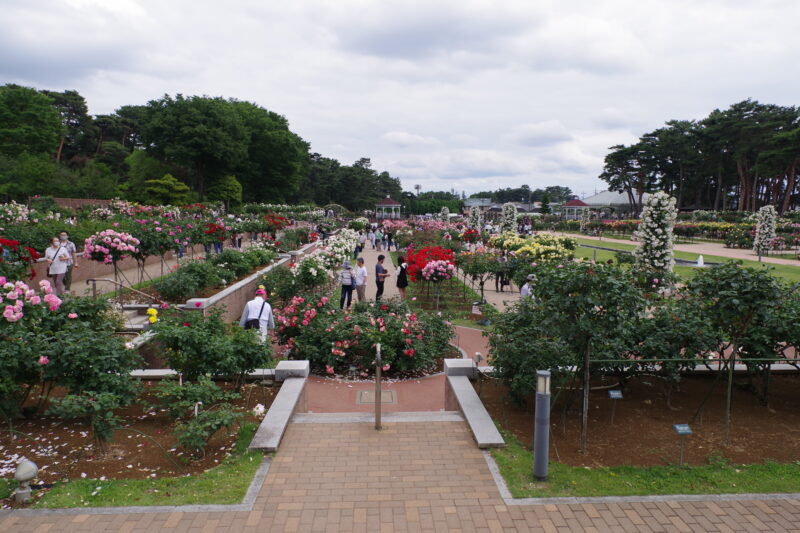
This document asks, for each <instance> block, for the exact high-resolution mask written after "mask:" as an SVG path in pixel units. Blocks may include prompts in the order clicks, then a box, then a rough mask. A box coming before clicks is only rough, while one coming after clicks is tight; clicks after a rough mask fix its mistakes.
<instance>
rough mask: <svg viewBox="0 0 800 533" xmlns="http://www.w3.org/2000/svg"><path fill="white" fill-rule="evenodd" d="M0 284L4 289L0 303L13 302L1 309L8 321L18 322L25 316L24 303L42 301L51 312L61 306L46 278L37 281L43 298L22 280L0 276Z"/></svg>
mask: <svg viewBox="0 0 800 533" xmlns="http://www.w3.org/2000/svg"><path fill="white" fill-rule="evenodd" d="M0 286H2V288H3V291H6V292H2V293H0V304H2V303H3V302H4V301H8V302H14V304H13V305H6V306H5V309H3V318H5V319H6V320H7V321H8V322H18V321H19V320H21V319H22V317H23V316H25V312H24V311H25V305H26V304H27V305H30V306H36V305H40V304H41V303H42V301H44V303H46V304H47V306H48V308H49V309H50V311H53V312H55V311H58V308H59V307H61V299H60V298H59V297H58V296H56V295H55V294H53V288H52V286H51V285H50V282H49V281H47V280H42V281H40V282H39V288H40V289H41V291H42V292H43V293H44V298H42V297H41V296H39V294H38V293H37V292H36V291H35V290H34V289H31V288H30V287H28V285H26V284H25V283H24V282H22V281H17V282H16V283H11V282H10V281H8V280H6V278H5V277H4V276H0ZM76 316H77V315H76Z"/></svg>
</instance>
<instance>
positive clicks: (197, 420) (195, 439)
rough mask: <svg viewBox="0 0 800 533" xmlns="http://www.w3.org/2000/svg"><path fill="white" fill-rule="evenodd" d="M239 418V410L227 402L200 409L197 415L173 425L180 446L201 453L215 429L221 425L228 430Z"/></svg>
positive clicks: (240, 416) (218, 428)
mask: <svg viewBox="0 0 800 533" xmlns="http://www.w3.org/2000/svg"><path fill="white" fill-rule="evenodd" d="M241 418H242V413H241V412H237V411H235V410H234V408H233V407H231V406H230V405H228V404H223V405H220V406H218V407H217V408H215V409H213V410H203V411H200V412H199V413H198V415H197V416H193V417H191V418H189V419H187V420H185V421H182V422H178V423H177V424H176V425H175V436H176V437H177V439H178V444H180V445H181V447H183V448H185V449H187V450H191V451H193V452H194V453H196V454H198V455H203V454H204V453H205V449H206V446H208V441H209V440H211V437H212V436H214V434H215V433H216V432H217V431H219V430H220V429H222V428H223V427H224V428H227V429H228V430H229V431H230V430H231V428H233V425H234V424H235V423H237V422H238V421H239V419H241Z"/></svg>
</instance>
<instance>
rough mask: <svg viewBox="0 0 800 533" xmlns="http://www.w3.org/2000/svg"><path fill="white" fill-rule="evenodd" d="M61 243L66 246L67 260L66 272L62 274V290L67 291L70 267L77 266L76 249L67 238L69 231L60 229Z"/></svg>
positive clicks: (59, 237) (68, 289) (70, 277)
mask: <svg viewBox="0 0 800 533" xmlns="http://www.w3.org/2000/svg"><path fill="white" fill-rule="evenodd" d="M58 239H59V241H60V242H61V244H62V245H63V246H64V247H65V248H66V250H67V255H68V256H69V261H67V272H66V274H64V290H65V291H66V292H69V291H70V289H71V288H72V269H74V268H78V249H77V248H76V247H75V243H74V242H72V241H71V240H69V233H67V232H66V231H62V232H61V233H59V235H58Z"/></svg>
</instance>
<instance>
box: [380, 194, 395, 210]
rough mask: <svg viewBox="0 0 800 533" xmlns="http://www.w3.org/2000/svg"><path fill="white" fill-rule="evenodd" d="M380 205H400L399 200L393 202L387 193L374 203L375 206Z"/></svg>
mask: <svg viewBox="0 0 800 533" xmlns="http://www.w3.org/2000/svg"><path fill="white" fill-rule="evenodd" d="M382 205H400V202H395V201H394V200H392V199H391V198H390V197H389V195H387V196H386V198H381V199H380V201H378V202H376V203H375V207H378V206H382Z"/></svg>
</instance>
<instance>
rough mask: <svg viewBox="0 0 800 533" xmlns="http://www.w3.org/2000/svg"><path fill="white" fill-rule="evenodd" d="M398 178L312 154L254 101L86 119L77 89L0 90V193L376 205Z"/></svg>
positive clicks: (395, 192)
mask: <svg viewBox="0 0 800 533" xmlns="http://www.w3.org/2000/svg"><path fill="white" fill-rule="evenodd" d="M401 192H402V189H401V187H400V180H399V179H397V178H395V177H392V176H390V175H389V174H388V173H387V172H378V171H376V170H374V169H372V168H371V162H370V160H369V159H368V158H362V159H359V160H358V161H356V162H355V163H353V164H352V165H344V164H341V163H340V162H339V161H337V160H335V159H332V158H328V157H323V156H322V155H320V154H318V153H311V151H310V145H309V143H308V142H306V141H305V140H304V139H302V138H301V137H300V136H299V135H297V134H296V133H294V132H293V131H291V129H290V128H289V122H288V120H287V119H286V118H285V117H283V116H282V115H279V114H278V113H275V112H273V111H269V110H267V109H265V108H263V107H261V106H258V105H257V104H254V103H252V102H246V101H240V100H236V99H232V98H231V99H225V98H221V97H208V96H184V95H181V94H177V95H175V96H170V95H164V96H163V97H161V98H159V99H156V100H152V101H150V102H147V103H146V104H144V105H124V106H122V107H120V108H118V109H117V110H116V111H115V112H114V113H111V114H106V115H90V114H89V112H88V105H87V102H86V99H85V98H84V97H83V96H81V95H80V94H79V93H78V92H77V91H73V90H67V91H63V92H58V91H48V90H37V89H35V88H30V87H22V86H19V85H14V84H7V85H4V86H2V87H0V199H4V200H18V201H25V200H26V199H27V198H28V197H29V196H32V195H37V194H38V195H49V196H63V197H84V198H112V197H121V198H125V199H128V200H132V201H138V202H143V203H190V202H193V201H224V202H226V203H233V204H238V203H240V202H269V203H281V202H292V203H295V202H296V203H307V202H313V203H316V204H317V205H326V204H329V203H337V204H340V205H343V206H344V207H346V208H348V209H350V210H354V211H356V210H361V209H371V208H373V207H374V205H375V202H376V201H377V200H379V199H380V198H382V197H384V196H386V195H387V194H388V195H392V196H393V197H395V198H399V197H400V194H401Z"/></svg>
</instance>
